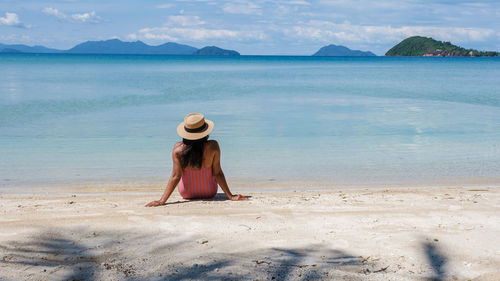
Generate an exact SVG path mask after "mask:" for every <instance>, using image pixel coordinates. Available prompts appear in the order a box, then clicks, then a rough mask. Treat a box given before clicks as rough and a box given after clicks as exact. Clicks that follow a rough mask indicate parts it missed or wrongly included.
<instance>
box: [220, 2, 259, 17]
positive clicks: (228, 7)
mask: <svg viewBox="0 0 500 281" xmlns="http://www.w3.org/2000/svg"><path fill="white" fill-rule="evenodd" d="M222 10H223V11H224V12H227V13H230V14H244V15H262V11H261V9H260V6H259V5H257V4H255V3H252V2H244V3H226V4H225V5H224V7H223V8H222Z"/></svg>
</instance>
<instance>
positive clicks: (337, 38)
mask: <svg viewBox="0 0 500 281" xmlns="http://www.w3.org/2000/svg"><path fill="white" fill-rule="evenodd" d="M284 33H285V35H287V36H291V37H299V38H304V39H310V40H314V41H319V42H332V43H335V42H373V43H387V42H394V41H399V40H402V39H404V38H406V37H409V36H415V35H420V36H429V37H433V38H434V39H438V40H445V41H453V42H469V41H483V40H486V39H488V38H489V37H491V36H493V35H494V34H495V31H494V30H492V29H486V28H463V27H436V26H401V27H392V26H390V25H384V26H381V25H379V26H377V25H373V26H365V25H354V24H351V23H349V22H347V21H346V22H344V23H333V22H328V21H317V20H311V21H309V22H307V23H301V25H297V26H294V27H292V28H291V29H286V30H285V31H284Z"/></svg>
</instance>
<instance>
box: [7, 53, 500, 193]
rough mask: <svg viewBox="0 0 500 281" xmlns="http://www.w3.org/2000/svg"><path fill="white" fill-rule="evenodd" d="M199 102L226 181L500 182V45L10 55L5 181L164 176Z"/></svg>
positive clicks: (12, 185)
mask: <svg viewBox="0 0 500 281" xmlns="http://www.w3.org/2000/svg"><path fill="white" fill-rule="evenodd" d="M190 112H201V113H204V114H205V115H206V118H207V119H210V120H213V121H214V122H215V129H214V132H213V133H212V135H211V138H213V139H217V140H218V141H219V143H220V145H221V148H222V165H223V169H224V171H225V174H226V176H227V177H228V179H229V181H230V183H231V182H238V183H243V184H244V183H248V184H249V185H252V183H254V182H264V183H269V185H279V184H280V183H290V182H292V183H293V182H295V183H297V185H299V184H298V183H300V185H303V183H307V182H310V183H319V184H324V185H325V186H331V185H355V186H356V185H359V186H369V185H379V184H382V185H385V184H387V185H394V184H403V185H418V184H447V183H452V184H459V185H460V184H464V185H467V184H485V183H486V184H487V183H493V184H499V183H500V59H499V58H389V57H368V58H349V57H333V58H318V57H279V56H274V57H273V56H242V57H236V58H222V57H185V56H127V55H32V54H2V55H0V187H2V188H21V187H26V186H36V185H50V184H53V183H54V184H55V183H78V182H87V181H92V182H94V183H99V182H106V183H111V184H113V183H114V182H117V183H118V182H122V181H123V179H127V180H128V181H131V182H134V181H137V182H140V181H142V180H144V179H154V181H157V182H158V183H159V184H163V183H166V180H167V179H168V176H169V175H170V168H171V149H172V146H173V144H174V143H175V142H176V141H178V140H179V137H178V136H177V134H176V126H177V125H178V123H180V122H181V121H182V120H183V118H184V115H185V114H186V113H190ZM264 185H265V184H264ZM292 185H293V184H292Z"/></svg>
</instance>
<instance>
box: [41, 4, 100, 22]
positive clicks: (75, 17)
mask: <svg viewBox="0 0 500 281" xmlns="http://www.w3.org/2000/svg"><path fill="white" fill-rule="evenodd" d="M42 12H43V13H44V14H46V15H49V16H54V17H56V18H58V19H61V20H68V21H73V22H80V23H98V22H99V21H100V20H101V18H100V17H99V16H98V15H97V14H96V12H95V11H91V12H87V13H80V14H78V13H76V14H71V15H66V14H65V13H63V12H61V11H59V10H58V9H56V8H52V7H47V8H44V9H43V10H42Z"/></svg>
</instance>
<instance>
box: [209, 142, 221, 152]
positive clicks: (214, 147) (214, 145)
mask: <svg viewBox="0 0 500 281" xmlns="http://www.w3.org/2000/svg"><path fill="white" fill-rule="evenodd" d="M207 147H208V149H209V150H210V151H219V150H220V148H219V143H218V142H217V141H216V140H209V141H207Z"/></svg>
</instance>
